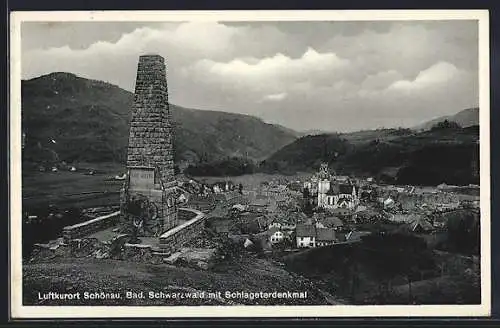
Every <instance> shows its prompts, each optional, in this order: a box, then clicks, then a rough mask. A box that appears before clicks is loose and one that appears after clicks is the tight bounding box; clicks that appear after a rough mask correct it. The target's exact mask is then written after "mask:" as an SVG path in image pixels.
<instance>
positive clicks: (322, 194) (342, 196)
mask: <svg viewBox="0 0 500 328" xmlns="http://www.w3.org/2000/svg"><path fill="white" fill-rule="evenodd" d="M304 187H305V188H306V189H307V190H308V192H309V195H310V196H312V197H314V196H316V198H317V206H318V207H319V208H324V209H337V208H345V209H355V208H356V207H357V206H358V205H359V195H358V188H357V187H356V185H355V184H354V183H353V182H352V181H351V180H350V179H349V178H348V177H341V176H337V175H335V174H333V175H332V174H331V173H330V172H329V170H328V164H325V163H323V164H321V168H320V171H319V173H318V174H315V176H314V177H313V178H312V179H311V181H310V182H309V181H308V182H306V183H305V185H304Z"/></svg>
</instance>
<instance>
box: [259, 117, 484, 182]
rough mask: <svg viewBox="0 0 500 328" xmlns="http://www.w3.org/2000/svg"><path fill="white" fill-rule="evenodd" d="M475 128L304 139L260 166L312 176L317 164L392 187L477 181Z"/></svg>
mask: <svg viewBox="0 0 500 328" xmlns="http://www.w3.org/2000/svg"><path fill="white" fill-rule="evenodd" d="M478 140H479V126H477V125H476V126H471V127H467V128H461V127H449V128H433V129H432V130H429V131H423V132H415V131H411V130H408V129H381V130H373V131H371V132H370V131H361V132H357V133H350V134H323V135H315V136H305V137H302V138H300V139H298V140H296V141H295V142H293V143H291V144H288V145H286V146H284V147H283V148H282V149H280V150H279V151H277V152H276V153H274V154H273V155H271V156H270V157H269V158H267V159H266V160H264V161H263V162H261V164H260V169H261V170H263V171H265V172H282V173H295V172H312V171H317V170H318V168H319V165H320V163H321V162H328V163H329V165H330V167H331V168H332V169H333V170H335V171H336V172H337V173H340V174H353V175H357V176H373V177H378V178H379V179H381V180H382V181H386V182H390V183H398V184H415V185H437V184H440V183H442V182H446V183H448V184H457V185H460V184H470V183H478V182H479V181H478V179H479V176H478V165H477V164H478V155H479V143H478Z"/></svg>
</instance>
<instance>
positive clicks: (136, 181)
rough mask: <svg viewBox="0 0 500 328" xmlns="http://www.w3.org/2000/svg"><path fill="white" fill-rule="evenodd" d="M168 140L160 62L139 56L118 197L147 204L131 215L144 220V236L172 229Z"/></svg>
mask: <svg viewBox="0 0 500 328" xmlns="http://www.w3.org/2000/svg"><path fill="white" fill-rule="evenodd" d="M173 138H174V129H173V123H172V117H171V113H170V108H169V103H168V88H167V79H166V67H165V60H164V59H163V57H161V56H159V55H144V56H140V57H139V64H138V66H137V78H136V83H135V93H134V102H133V104H132V109H131V120H130V132H129V141H128V152H127V170H128V180H127V183H126V185H125V187H124V193H125V195H123V197H122V198H123V202H127V201H128V202H130V201H131V199H142V200H143V201H142V204H146V205H141V206H146V207H147V208H143V209H142V211H139V210H138V212H137V213H140V214H137V213H136V214H135V216H136V217H138V218H137V220H144V221H147V222H144V224H143V225H141V226H142V227H143V228H144V229H143V230H144V231H143V234H144V235H158V234H160V233H162V232H164V231H166V230H169V229H171V228H172V227H174V226H176V225H177V208H176V198H175V195H176V194H175V187H176V181H175V173H174V142H173ZM141 224H142V223H141Z"/></svg>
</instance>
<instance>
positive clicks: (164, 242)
mask: <svg viewBox="0 0 500 328" xmlns="http://www.w3.org/2000/svg"><path fill="white" fill-rule="evenodd" d="M181 211H190V212H193V213H195V214H196V216H195V217H194V218H193V219H191V220H189V221H187V222H185V223H183V224H181V225H179V226H177V227H175V228H173V229H171V230H169V231H167V232H165V233H164V234H163V235H161V236H160V248H162V249H164V250H168V251H174V250H177V249H179V248H180V247H182V245H184V244H185V243H187V242H188V241H190V240H191V239H193V238H195V237H196V236H198V235H199V234H200V233H201V232H202V231H203V229H204V228H205V219H206V216H205V214H203V213H202V212H200V211H197V210H193V209H186V208H184V209H181Z"/></svg>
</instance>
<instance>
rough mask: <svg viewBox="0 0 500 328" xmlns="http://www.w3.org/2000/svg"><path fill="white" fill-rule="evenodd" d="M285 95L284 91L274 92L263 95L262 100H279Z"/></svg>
mask: <svg viewBox="0 0 500 328" xmlns="http://www.w3.org/2000/svg"><path fill="white" fill-rule="evenodd" d="M286 96H287V93H286V92H282V93H276V94H272V95H267V96H265V97H264V99H263V100H264V101H281V100H283V99H285V98H286Z"/></svg>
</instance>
